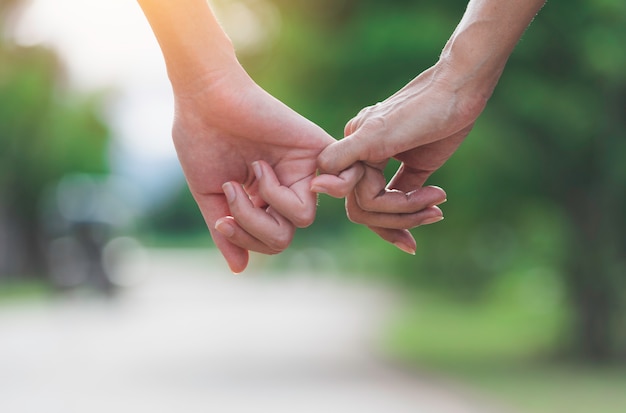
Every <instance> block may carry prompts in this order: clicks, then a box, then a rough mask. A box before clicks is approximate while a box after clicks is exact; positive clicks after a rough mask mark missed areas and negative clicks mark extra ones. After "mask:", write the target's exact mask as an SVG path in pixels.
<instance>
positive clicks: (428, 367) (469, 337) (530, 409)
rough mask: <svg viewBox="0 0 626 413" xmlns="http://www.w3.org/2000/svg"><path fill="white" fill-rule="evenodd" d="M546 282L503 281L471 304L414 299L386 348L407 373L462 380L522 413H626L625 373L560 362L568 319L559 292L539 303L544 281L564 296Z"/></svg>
mask: <svg viewBox="0 0 626 413" xmlns="http://www.w3.org/2000/svg"><path fill="white" fill-rule="evenodd" d="M522 280H524V281H523V282H522ZM529 280H531V281H530V282H531V284H532V283H535V282H536V284H537V285H529V284H528V282H529ZM546 281H548V279H547V278H545V277H535V278H534V280H533V277H528V276H524V277H519V276H518V275H511V276H508V277H507V276H505V277H503V278H502V279H501V280H500V282H499V283H497V284H499V285H496V286H495V287H494V288H493V289H492V290H491V291H490V292H489V293H488V294H487V295H486V296H485V297H484V299H482V300H479V301H477V302H472V303H467V302H458V301H455V300H453V299H451V298H449V297H448V298H445V297H442V296H436V295H433V294H430V295H428V294H423V293H422V294H418V293H413V294H411V295H409V296H407V300H406V304H405V305H404V306H403V307H402V308H401V309H400V311H399V312H398V313H397V314H396V316H395V317H394V318H393V320H392V322H391V323H390V325H389V327H388V329H387V330H386V332H385V336H384V337H385V338H384V340H383V346H384V350H385V351H386V353H387V354H388V355H389V356H390V357H391V359H392V360H393V361H394V362H396V363H400V364H402V365H403V366H404V367H408V368H409V369H415V370H416V371H419V372H422V373H424V372H429V373H432V374H435V375H438V376H443V377H445V378H447V379H451V380H453V381H456V382H459V383H460V384H461V385H463V386H464V387H466V388H469V389H470V390H472V391H474V392H475V393H477V394H480V395H482V396H486V397H488V398H491V399H493V400H497V401H499V402H502V403H504V404H505V405H509V406H511V407H513V408H514V409H517V411H519V412H521V413H595V412H598V413H618V412H619V413H623V412H626V368H623V366H622V367H619V366H591V365H588V366H582V365H574V364H567V363H565V362H560V361H557V358H555V357H554V355H555V353H556V351H555V349H557V348H559V346H560V344H561V343H562V342H563V337H564V331H565V326H567V324H568V320H569V318H568V313H567V311H566V306H565V305H564V303H563V299H562V298H561V296H560V295H559V294H557V292H556V291H553V292H552V293H550V294H547V295H545V296H543V298H542V299H540V300H537V293H536V292H537V291H539V290H537V288H541V283H544V284H545V286H548V287H547V288H556V289H557V290H558V288H557V287H558V286H555V285H554V284H553V285H552V287H549V285H550V281H548V282H546ZM523 284H525V285H523ZM542 291H543V293H545V288H544V289H542ZM533 297H534V298H533ZM549 297H551V298H549Z"/></svg>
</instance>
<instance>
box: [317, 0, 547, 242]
mask: <svg viewBox="0 0 626 413" xmlns="http://www.w3.org/2000/svg"><path fill="white" fill-rule="evenodd" d="M543 4H544V0H509V1H506V2H502V1H500V0H470V2H469V3H468V7H467V9H466V11H465V14H464V15H463V18H462V19H461V21H460V23H459V25H458V26H457V28H456V30H455V31H454V33H453V34H452V36H451V37H450V39H449V40H448V42H447V43H446V46H445V47H444V50H443V52H442V54H441V56H440V59H439V61H438V62H437V63H436V64H435V65H434V66H433V67H431V68H430V69H428V70H426V71H424V72H423V73H421V74H420V75H419V76H417V77H416V78H415V79H413V80H412V81H411V82H410V83H409V84H407V85H406V86H405V87H403V88H402V89H401V90H399V91H398V92H397V93H395V94H394V95H393V96H391V97H390V98H388V99H386V100H385V101H384V102H381V103H378V104H376V105H374V106H370V107H367V108H365V109H363V110H362V111H361V112H360V113H359V114H358V115H357V116H356V117H354V118H353V119H352V120H351V121H350V122H348V124H347V125H346V128H345V138H344V139H343V140H341V141H339V142H337V143H335V144H333V145H331V146H329V147H328V148H326V149H325V150H324V151H323V152H322V153H321V154H320V157H319V158H318V165H319V167H320V170H321V171H322V172H323V174H322V175H320V176H318V177H316V178H315V179H314V180H313V183H312V190H314V191H316V192H322V193H327V194H329V195H332V196H335V197H346V212H347V214H348V216H349V217H350V219H351V220H353V221H354V222H357V223H361V224H365V225H368V226H369V227H370V228H371V229H372V230H373V231H374V232H376V233H377V234H378V235H380V236H381V237H382V238H383V239H385V240H387V241H389V242H391V243H393V244H395V245H397V246H398V247H399V248H401V249H402V250H404V251H407V252H414V251H415V240H414V238H413V236H412V235H411V233H410V232H409V231H408V229H409V228H413V227H415V226H417V225H420V224H427V223H433V222H437V221H440V220H441V219H443V216H442V213H441V210H439V208H437V206H436V205H438V204H440V203H442V202H444V201H445V198H446V196H445V193H444V192H443V191H442V190H441V189H440V188H436V187H424V186H423V185H424V183H425V182H426V180H427V178H428V177H429V176H430V175H431V174H432V173H433V172H434V171H436V170H437V169H438V168H440V167H441V166H442V165H443V164H444V163H445V161H446V160H447V159H448V158H449V157H450V156H451V155H452V154H453V153H454V152H455V151H456V149H457V148H458V147H459V145H460V144H461V142H462V141H463V140H464V139H465V137H466V136H467V135H468V134H469V132H470V131H471V129H472V127H473V126H474V122H475V121H476V119H477V118H478V116H479V115H480V113H481V112H482V110H483V109H484V107H485V105H486V103H487V101H488V99H489V97H490V96H491V94H492V92H493V89H494V88H495V86H496V84H497V82H498V80H499V78H500V75H501V74H502V71H503V70H504V66H505V64H506V61H507V60H508V57H509V56H510V54H511V52H512V51H513V48H514V47H515V45H516V44H517V42H518V40H519V39H520V37H521V36H522V34H523V32H524V30H525V29H526V27H527V26H528V24H529V23H530V22H531V20H532V19H533V17H534V16H535V14H536V13H537V12H538V11H539V9H540V8H541V6H543ZM391 158H396V159H398V160H399V161H401V162H402V164H401V166H400V168H399V169H398V171H397V173H396V175H395V176H394V177H393V179H392V180H391V182H389V184H387V183H386V181H385V178H384V176H383V169H384V167H385V165H386V164H387V162H388V161H389V159H391ZM357 162H360V163H362V164H363V165H364V166H365V172H364V175H363V178H362V179H361V180H360V181H359V182H358V183H357V184H356V185H354V184H353V182H350V181H349V180H348V179H345V178H344V177H342V175H341V171H343V170H344V169H346V168H348V167H350V165H353V164H355V163H357ZM427 200H428V201H427ZM424 202H430V204H429V207H428V208H426V209H423V204H424Z"/></svg>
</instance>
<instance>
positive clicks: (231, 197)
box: [222, 182, 237, 203]
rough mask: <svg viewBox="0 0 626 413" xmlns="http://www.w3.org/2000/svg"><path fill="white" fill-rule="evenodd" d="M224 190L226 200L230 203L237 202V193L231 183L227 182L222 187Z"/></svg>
mask: <svg viewBox="0 0 626 413" xmlns="http://www.w3.org/2000/svg"><path fill="white" fill-rule="evenodd" d="M222 190H223V191H224V195H226V199H227V200H228V202H230V203H232V202H235V198H237V193H236V192H235V187H234V186H233V184H231V183H230V182H226V183H225V184H224V185H222Z"/></svg>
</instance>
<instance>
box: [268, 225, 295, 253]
mask: <svg viewBox="0 0 626 413" xmlns="http://www.w3.org/2000/svg"><path fill="white" fill-rule="evenodd" d="M292 239H293V230H289V231H276V232H275V233H274V234H273V236H272V238H270V239H269V240H268V241H267V246H268V247H270V248H271V249H272V250H273V251H276V253H279V252H281V251H284V250H285V249H287V247H289V244H291V240H292Z"/></svg>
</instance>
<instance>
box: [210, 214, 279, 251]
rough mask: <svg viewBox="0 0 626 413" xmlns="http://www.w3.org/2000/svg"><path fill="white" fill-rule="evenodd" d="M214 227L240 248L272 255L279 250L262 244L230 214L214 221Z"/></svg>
mask: <svg viewBox="0 0 626 413" xmlns="http://www.w3.org/2000/svg"><path fill="white" fill-rule="evenodd" d="M215 229H216V230H217V231H218V232H219V233H220V234H222V236H224V237H225V238H226V239H228V241H229V242H231V243H232V244H235V245H237V246H239V247H240V248H243V249H246V250H249V251H254V252H259V253H261V254H266V255H274V254H278V253H279V252H281V250H276V249H273V248H271V247H270V246H268V245H266V244H264V243H263V242H262V241H261V240H259V239H257V238H255V237H253V236H252V235H250V234H249V233H248V232H246V231H245V230H244V229H243V228H241V226H239V224H238V223H237V221H236V220H235V218H234V217H232V216H226V217H222V218H220V219H218V220H217V222H216V223H215Z"/></svg>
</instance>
